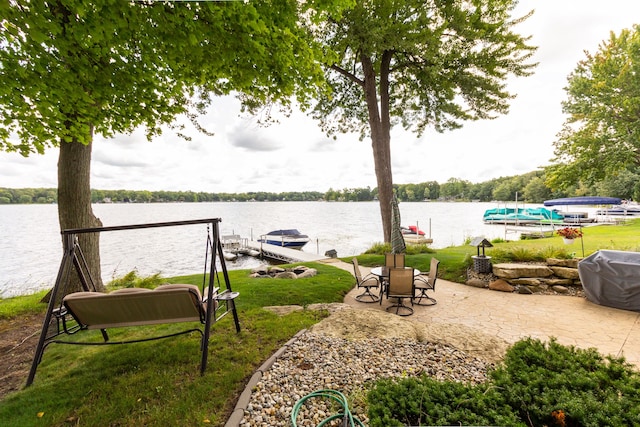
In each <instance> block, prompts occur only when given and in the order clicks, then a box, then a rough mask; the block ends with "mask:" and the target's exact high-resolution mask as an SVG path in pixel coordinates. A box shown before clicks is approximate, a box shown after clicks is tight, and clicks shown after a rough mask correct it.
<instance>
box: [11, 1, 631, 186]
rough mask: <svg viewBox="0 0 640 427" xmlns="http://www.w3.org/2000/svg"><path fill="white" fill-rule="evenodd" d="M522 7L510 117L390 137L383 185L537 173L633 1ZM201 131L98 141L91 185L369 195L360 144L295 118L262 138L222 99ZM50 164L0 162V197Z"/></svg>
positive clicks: (34, 179)
mask: <svg viewBox="0 0 640 427" xmlns="http://www.w3.org/2000/svg"><path fill="white" fill-rule="evenodd" d="M531 9H535V14H534V15H533V16H532V17H531V18H529V20H527V21H526V22H525V23H523V24H520V25H519V26H518V30H519V32H520V33H521V34H524V35H532V36H533V39H532V43H533V44H534V45H536V46H538V47H539V48H538V51H537V52H536V55H535V59H534V60H535V61H537V62H539V63H540V64H539V66H538V67H537V68H536V70H535V74H534V75H533V76H530V77H523V78H518V79H514V80H510V82H509V88H510V90H511V92H512V93H514V94H516V95H517V98H516V99H515V100H513V101H512V103H511V109H510V112H509V114H507V115H505V116H501V117H500V118H498V119H495V120H489V121H480V122H468V123H466V124H465V125H464V127H463V128H462V129H460V130H456V131H451V132H447V133H444V134H438V133H436V132H434V131H428V132H426V133H425V134H424V135H423V136H422V137H421V138H417V137H416V136H415V135H413V134H410V133H406V132H404V131H403V130H402V129H401V128H399V127H398V128H396V129H393V130H392V140H391V146H392V163H393V166H392V167H393V176H394V183H396V184H406V183H418V182H425V181H437V182H440V183H444V182H446V181H447V180H448V179H449V178H452V177H453V178H460V179H465V180H468V181H471V182H474V183H476V182H482V181H486V180H489V179H492V178H497V177H500V176H511V175H518V174H522V173H526V172H530V171H532V170H535V169H537V168H539V167H541V166H544V165H547V164H548V163H549V160H550V159H551V157H552V156H553V146H552V143H553V141H554V139H555V135H556V134H557V133H558V132H559V130H560V129H561V126H562V123H563V121H564V117H563V115H562V112H561V105H560V103H561V101H563V100H564V99H565V98H566V97H565V92H564V90H563V88H564V87H565V86H566V82H567V76H568V75H569V73H570V72H571V71H573V70H574V69H575V67H576V65H577V62H578V61H579V60H581V59H584V58H585V55H584V51H585V50H586V51H589V52H595V51H596V50H597V48H598V46H599V44H600V43H601V42H602V41H603V40H605V39H608V38H609V32H610V31H614V32H616V33H618V32H619V31H620V30H621V29H624V28H631V26H632V25H633V24H636V23H640V1H638V0H609V1H607V2H603V1H602V0H597V1H594V0H556V1H551V0H522V1H521V2H520V4H519V6H518V8H517V9H516V15H517V16H521V15H522V14H524V13H526V12H527V11H528V10H531ZM202 122H203V124H204V125H205V126H206V127H207V128H208V129H210V130H212V131H213V132H215V136H213V137H210V136H205V135H202V134H197V133H196V132H193V133H192V137H193V140H192V141H190V142H187V141H184V140H182V139H180V138H178V137H177V136H175V133H173V132H172V131H167V132H165V133H164V135H163V136H162V137H159V138H156V139H155V140H154V141H152V142H148V141H147V140H146V138H145V137H144V134H143V132H141V131H140V132H134V133H133V134H131V135H119V136H118V137H116V138H114V139H110V140H104V139H103V138H101V137H97V138H96V141H95V143H94V147H93V163H92V177H91V187H92V188H96V189H112V190H115V189H130V190H175V191H178V190H181V191H187V190H192V191H204V192H214V193H218V192H228V193H237V192H249V191H268V192H283V191H312V190H313V191H321V192H324V191H327V190H328V189H329V188H333V189H336V190H341V189H344V188H357V187H367V186H369V187H371V188H374V187H376V179H375V173H374V167H373V153H372V149H371V141H370V140H368V139H365V140H363V141H359V140H358V138H357V136H356V135H340V136H338V138H337V140H333V139H330V138H327V137H326V136H325V135H324V134H323V133H322V132H321V131H320V130H319V127H318V125H317V124H316V123H315V122H314V121H313V120H311V119H310V118H307V117H306V116H305V115H303V114H301V113H296V114H293V115H292V116H291V117H290V118H283V119H282V120H281V123H280V124H278V125H272V126H270V127H268V128H264V127H260V126H258V125H257V124H256V121H255V120H253V119H250V118H246V117H241V116H240V111H239V104H238V103H237V102H236V101H235V100H234V99H233V98H222V99H219V100H218V101H216V102H215V103H214V105H213V108H212V109H211V112H210V114H209V115H208V116H207V117H206V118H205V119H203V120H202ZM57 156H58V150H57V149H53V150H50V151H49V152H48V153H47V154H45V155H43V156H40V155H32V156H31V157H29V158H23V157H22V156H20V155H18V154H14V153H13V154H9V153H0V187H9V188H26V187H56V186H57V172H56V164H57Z"/></svg>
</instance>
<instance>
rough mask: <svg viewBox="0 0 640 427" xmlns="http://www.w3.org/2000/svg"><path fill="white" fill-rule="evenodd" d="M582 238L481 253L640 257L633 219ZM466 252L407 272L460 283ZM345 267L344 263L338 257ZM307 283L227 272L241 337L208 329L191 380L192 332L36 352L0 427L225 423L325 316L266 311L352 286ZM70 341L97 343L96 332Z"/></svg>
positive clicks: (26, 301) (334, 281) (5, 303)
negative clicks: (435, 271) (284, 350)
mask: <svg viewBox="0 0 640 427" xmlns="http://www.w3.org/2000/svg"><path fill="white" fill-rule="evenodd" d="M583 232H584V237H583V239H582V241H581V240H579V239H578V240H576V241H575V242H574V243H573V244H571V245H565V244H563V242H562V239H561V238H560V237H559V236H554V237H550V238H545V239H537V240H518V241H509V242H494V247H492V248H487V249H486V254H487V255H489V256H492V261H493V262H494V263H495V262H518V261H529V260H537V259H540V260H542V259H544V258H545V257H548V256H555V257H561V258H562V257H563V258H568V257H582V243H584V255H585V256H588V255H589V254H591V253H593V252H595V251H596V250H599V249H614V250H625V251H639V250H640V219H639V220H633V221H630V222H627V223H625V224H623V225H617V226H604V225H603V226H597V227H585V228H584V229H583ZM476 251H477V250H476V248H475V247H473V246H470V245H462V246H457V247H448V248H444V249H438V250H435V251H428V252H424V253H414V254H409V255H407V265H409V266H412V267H415V268H418V269H420V270H423V271H427V270H428V269H429V262H430V260H431V258H432V257H434V256H435V257H437V258H438V259H439V260H440V261H441V264H440V269H439V273H440V274H439V276H440V277H442V278H444V279H447V280H451V281H456V282H464V280H465V278H466V269H467V268H468V266H469V265H470V264H471V262H472V259H471V256H472V255H475V254H476ZM382 253H384V249H382V250H381V251H380V253H374V254H362V255H359V256H358V260H359V262H360V264H361V265H365V266H375V265H381V264H382V263H383V262H384V256H383V255H382ZM344 261H346V262H350V261H351V257H348V258H344ZM306 265H308V266H310V267H314V268H317V269H318V272H319V274H318V275H317V276H316V277H313V278H306V279H299V280H282V279H250V278H249V277H248V272H247V271H230V272H229V276H230V279H231V283H232V286H233V289H234V290H236V291H239V292H240V297H239V298H238V300H237V306H238V310H239V316H240V323H241V327H242V332H241V333H240V334H236V333H235V330H234V326H233V321H232V318H231V316H227V317H226V318H224V319H223V320H222V321H220V322H219V323H217V324H215V325H214V326H213V332H212V337H211V344H210V347H209V351H210V354H209V365H208V368H207V372H206V374H205V375H204V376H200V374H199V369H198V367H199V363H200V351H199V335H197V334H190V335H184V336H179V337H176V338H171V339H167V340H161V341H154V342H146V343H138V344H131V345H123V346H109V347H90V346H63V345H57V344H52V345H51V346H49V348H48V349H47V350H46V351H45V354H44V358H43V361H42V364H41V365H40V367H39V368H38V372H37V375H36V378H35V382H34V384H33V385H32V386H31V387H29V388H27V389H24V390H21V391H19V392H16V393H13V394H11V395H9V396H7V397H6V398H5V399H3V400H2V401H0V420H1V423H0V425H2V426H39V425H46V426H68V425H96V426H103V425H104V426H107V425H119V426H139V425H147V426H165V425H185V426H186V425H189V426H194V425H212V426H222V425H224V423H225V422H226V420H227V417H228V415H229V413H230V411H231V410H232V408H233V405H234V404H235V401H236V399H237V397H238V395H239V393H240V392H241V391H242V390H243V388H244V384H246V382H247V381H248V379H249V378H250V377H251V375H252V374H253V373H254V372H255V370H256V369H257V368H258V367H259V366H260V365H261V364H262V363H263V362H264V361H265V360H266V359H267V358H268V357H269V356H270V355H271V354H273V353H274V352H275V351H276V350H277V349H278V348H280V347H281V346H282V345H283V344H284V343H285V342H286V341H288V340H289V339H290V338H291V337H292V336H293V335H295V334H296V333H297V332H298V331H300V330H301V329H305V328H308V327H309V326H311V325H313V324H314V323H316V322H318V321H320V320H321V319H322V318H323V317H324V316H326V315H327V313H323V312H314V311H301V312H294V313H291V314H289V315H286V316H277V315H275V314H272V313H270V312H268V311H266V310H264V309H263V307H266V306H270V305H289V304H296V305H303V306H304V305H308V304H312V303H328V302H342V301H343V298H344V295H345V294H346V293H347V292H348V291H349V290H350V289H352V288H353V286H354V279H353V277H352V275H351V274H350V273H349V272H347V271H344V270H341V269H338V268H335V267H331V266H328V265H324V264H316V263H308V264H306ZM169 281H171V282H172V283H192V284H196V285H198V286H200V285H201V283H202V277H201V276H200V275H194V276H185V277H176V278H171V279H169ZM41 297H42V294H39V295H33V296H25V297H18V298H11V299H7V300H0V317H8V316H16V315H21V314H29V313H34V312H43V311H44V308H45V307H44V306H43V305H42V304H38V302H37V301H39V299H40V298H41ZM185 326H188V324H177V325H160V326H157V327H140V328H126V329H121V330H112V331H111V339H112V340H114V341H115V340H119V339H125V338H126V339H131V338H135V337H138V338H143V337H148V336H151V335H158V334H161V333H171V332H176V331H178V330H180V329H182V328H184V327H185ZM80 335H81V336H79V335H77V336H76V338H79V339H84V340H93V341H100V334H99V332H97V331H92V332H88V333H82V334H80Z"/></svg>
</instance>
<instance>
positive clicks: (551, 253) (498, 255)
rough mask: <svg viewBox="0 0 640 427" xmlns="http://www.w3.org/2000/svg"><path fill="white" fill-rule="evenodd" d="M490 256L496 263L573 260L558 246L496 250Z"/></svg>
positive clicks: (569, 254)
mask: <svg viewBox="0 0 640 427" xmlns="http://www.w3.org/2000/svg"><path fill="white" fill-rule="evenodd" d="M490 255H491V257H492V258H493V259H494V261H498V262H543V261H545V260H546V259H547V258H561V259H569V258H572V254H571V253H569V252H568V251H567V250H566V249H564V248H561V247H557V246H545V247H541V248H528V247H523V246H511V247H504V248H494V249H492V250H491V253H490Z"/></svg>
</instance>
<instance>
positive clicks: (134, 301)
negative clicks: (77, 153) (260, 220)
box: [26, 218, 240, 387]
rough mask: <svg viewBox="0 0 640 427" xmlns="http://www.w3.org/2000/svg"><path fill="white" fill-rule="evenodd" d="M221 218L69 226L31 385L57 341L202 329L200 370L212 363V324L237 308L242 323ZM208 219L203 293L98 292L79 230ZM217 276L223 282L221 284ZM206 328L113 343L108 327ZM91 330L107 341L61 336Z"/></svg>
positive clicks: (184, 289) (170, 288) (171, 288)
mask: <svg viewBox="0 0 640 427" xmlns="http://www.w3.org/2000/svg"><path fill="white" fill-rule="evenodd" d="M220 221H221V220H220V218H212V219H200V220H190V221H174V222H161V223H151V224H136V225H123V226H114V227H95V228H81V229H72V230H63V231H62V237H63V247H64V254H63V257H62V262H61V263H60V269H59V270H58V276H57V278H56V282H55V284H54V286H53V289H52V290H51V294H50V300H49V305H48V308H47V312H46V314H45V318H44V321H43V323H42V331H41V333H40V339H39V341H38V346H37V347H36V352H35V355H34V358H33V363H32V365H31V370H30V372H29V377H28V378H27V383H26V386H27V387H28V386H29V385H31V384H32V383H33V379H34V377H35V375H36V370H37V369H38V365H39V364H40V361H41V360H42V355H43V353H44V350H45V349H46V347H47V346H48V345H49V344H51V343H61V344H76V345H105V344H126V343H131V342H140V341H149V340H154V339H160V338H167V337H170V336H175V335H178V334H183V333H190V332H196V331H197V332H200V334H201V345H200V351H201V352H202V359H201V363H200V373H201V374H204V371H205V369H206V367H207V357H208V348H209V337H210V331H211V326H212V324H213V323H214V322H216V321H218V320H220V319H221V318H222V317H224V316H225V315H226V314H228V313H229V312H231V313H232V314H233V320H234V324H235V328H236V332H240V322H239V320H238V313H237V311H236V306H235V298H237V297H238V295H239V294H238V292H233V291H232V290H231V282H230V281H229V275H228V273H227V267H226V264H225V260H224V257H223V253H222V243H221V241H220V232H219V223H220ZM194 224H207V230H208V233H207V246H206V254H205V267H204V274H203V281H202V292H200V290H199V289H198V288H197V286H193V285H163V286H159V287H158V288H156V289H155V290H153V291H152V290H147V289H130V288H128V289H123V290H120V291H114V292H111V293H109V294H105V293H98V292H96V288H95V282H94V279H93V277H91V273H90V270H89V267H88V264H87V260H86V259H85V257H84V254H83V253H82V248H81V247H80V244H79V243H78V235H79V234H85V233H103V232H110V231H121V230H135V229H146V228H157V227H173V226H184V225H194ZM216 261H218V262H219V265H220V270H221V272H222V274H223V276H224V289H221V288H220V286H219V285H220V280H219V278H218V273H219V271H218V266H217V265H216ZM74 270H75V272H76V273H77V275H78V277H79V279H80V282H81V284H82V287H83V289H84V292H74V293H69V292H68V291H67V286H68V283H69V280H68V279H69V276H70V273H71V272H72V271H74ZM216 279H218V283H217V285H218V286H216ZM196 321H199V322H200V324H201V325H202V326H201V327H200V328H191V329H187V330H184V331H181V332H178V333H175V334H171V335H163V336H157V337H150V338H145V339H141V340H131V341H119V342H109V336H108V334H107V329H108V328H113V327H124V326H143V325H154V324H160V323H177V322H196ZM85 329H100V331H101V332H102V336H103V338H104V342H98V343H96V342H93V343H86V342H78V341H67V340H61V339H58V338H57V337H58V336H60V335H63V334H67V335H72V334H74V333H76V332H78V331H81V330H85Z"/></svg>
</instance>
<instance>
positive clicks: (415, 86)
mask: <svg viewBox="0 0 640 427" xmlns="http://www.w3.org/2000/svg"><path fill="white" fill-rule="evenodd" d="M514 5H515V2H514V1H513V0H480V1H474V2H468V1H462V0H456V1H440V0H429V1H424V0H367V1H361V2H358V3H357V4H356V5H355V6H354V7H353V8H352V9H348V10H345V11H341V13H340V14H330V15H329V17H328V19H327V20H326V21H325V22H323V23H322V25H314V26H313V27H312V31H313V32H314V34H315V37H316V39H317V40H318V41H319V42H320V43H322V44H323V45H324V47H325V52H326V53H325V61H326V64H327V67H328V71H327V80H328V82H329V84H330V86H331V88H332V91H331V92H328V93H326V94H325V96H322V97H320V98H319V99H318V102H317V103H316V104H315V105H314V108H313V110H312V114H313V116H314V117H315V118H316V119H318V120H320V123H321V126H322V128H323V129H324V130H325V131H326V132H328V133H329V134H335V133H338V132H345V131H355V132H359V133H360V135H361V137H362V138H364V137H367V136H369V137H371V141H372V147H373V157H374V162H375V170H376V177H377V184H378V190H379V199H380V210H381V214H382V223H383V232H384V238H385V241H389V238H390V227H391V214H390V201H391V196H392V191H393V179H392V170H391V154H390V139H391V137H390V129H391V128H392V127H393V126H394V125H397V124H401V125H402V126H404V127H405V128H406V129H410V130H412V131H414V132H416V133H417V134H421V133H422V132H423V131H424V130H425V129H426V128H428V127H430V126H433V127H434V128H435V129H436V130H438V131H445V130H450V129H455V128H459V127H460V126H461V124H462V122H464V121H465V120H478V119H491V118H494V117H495V116H496V115H498V114H503V113H506V112H507V110H508V103H509V100H510V99H511V98H513V95H512V94H510V93H509V92H508V91H507V89H506V85H505V80H506V79H507V78H508V77H509V76H526V75H528V74H530V73H531V69H532V67H534V66H535V64H533V63H530V62H528V61H529V59H530V57H531V55H532V53H533V52H534V50H535V48H534V47H532V46H530V45H528V44H527V40H528V38H527V37H523V36H521V35H519V34H517V33H516V32H514V31H513V29H512V27H513V26H514V25H516V24H518V23H519V22H521V21H522V20H524V19H526V18H527V16H528V15H527V16H525V17H522V18H518V19H514V18H512V17H511V16H510V13H511V11H512V9H513V7H514Z"/></svg>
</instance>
